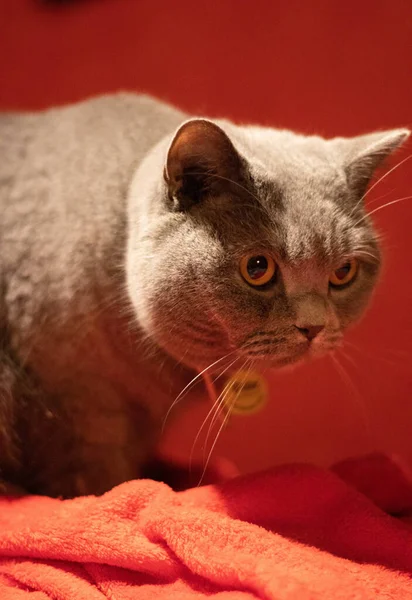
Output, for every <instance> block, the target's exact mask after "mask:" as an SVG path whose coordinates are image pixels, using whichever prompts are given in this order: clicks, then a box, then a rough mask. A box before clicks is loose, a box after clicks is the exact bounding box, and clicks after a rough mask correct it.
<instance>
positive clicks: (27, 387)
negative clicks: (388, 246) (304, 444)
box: [0, 94, 407, 496]
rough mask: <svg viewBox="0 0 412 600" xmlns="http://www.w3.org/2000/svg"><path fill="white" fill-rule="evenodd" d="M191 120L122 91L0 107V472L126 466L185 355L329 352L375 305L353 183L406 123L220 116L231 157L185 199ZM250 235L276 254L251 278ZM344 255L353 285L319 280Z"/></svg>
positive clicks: (67, 485) (31, 478) (186, 364)
mask: <svg viewBox="0 0 412 600" xmlns="http://www.w3.org/2000/svg"><path fill="white" fill-rule="evenodd" d="M186 119H187V116H186V115H184V114H183V113H181V112H180V111H178V110H176V109H174V108H172V107H169V106H166V105H164V104H162V103H160V102H158V101H156V100H153V99H151V98H148V97H145V96H135V95H132V94H118V95H113V96H105V97H101V98H97V99H92V100H89V101H87V102H83V103H80V104H77V105H74V106H70V107H64V108H59V109H52V110H49V111H45V112H43V113H38V114H8V115H7V114H6V115H3V116H1V117H0V157H1V160H0V209H1V215H2V216H1V222H0V278H1V279H0V282H1V287H0V468H1V469H2V472H3V477H4V478H7V479H9V480H11V481H12V482H13V483H17V484H21V485H23V486H24V487H26V489H29V490H30V491H35V492H40V493H48V494H53V495H60V494H61V495H65V496H72V495H76V494H80V493H89V492H92V493H100V492H102V491H104V490H105V489H108V488H109V487H111V486H112V485H115V484H116V483H119V482H121V481H123V480H126V479H129V478H132V477H135V476H138V475H139V473H140V472H141V471H140V467H141V465H142V464H143V463H144V462H145V461H147V460H148V459H149V458H150V456H151V454H152V453H153V449H154V447H155V444H156V441H157V438H158V434H159V429H160V424H161V422H162V419H163V417H164V415H165V412H166V410H167V408H168V407H169V406H170V404H171V402H172V401H173V399H174V397H175V396H176V395H177V393H178V392H179V391H180V389H182V387H184V385H185V384H186V383H187V382H188V381H190V379H191V377H192V376H193V375H194V373H195V372H196V371H199V370H201V369H203V368H205V367H206V366H208V365H209V364H210V363H211V362H213V361H217V360H219V359H221V358H222V357H223V356H224V355H225V354H227V353H232V354H231V356H233V357H238V363H237V364H236V365H235V366H241V365H242V363H243V362H244V361H245V360H247V359H249V358H251V359H253V360H256V361H257V362H259V361H262V363H263V364H265V365H267V364H271V365H273V366H276V365H277V366H280V365H283V364H290V363H293V362H296V361H297V360H298V359H301V358H303V357H306V356H309V355H314V354H318V353H322V352H324V351H325V350H329V349H331V348H333V347H335V345H336V344H337V343H338V341H339V339H340V338H341V336H342V333H343V332H344V330H345V329H346V327H347V326H349V325H351V324H352V323H353V322H354V321H356V320H357V319H358V318H359V317H360V316H361V315H362V313H363V312H364V310H365V308H366V306H367V304H368V302H369V298H370V295H371V293H372V291H373V289H374V287H375V284H376V280H377V277H378V272H379V264H380V251H379V247H378V240H377V236H376V233H375V230H374V228H373V225H372V223H371V222H370V220H369V219H368V218H364V215H365V213H364V206H363V203H362V202H360V203H359V199H360V196H361V195H362V193H363V192H362V190H364V189H365V187H366V184H367V181H369V179H370V177H371V176H372V173H373V171H374V169H375V168H376V167H377V166H378V164H379V161H380V160H381V158H383V157H385V156H386V155H388V154H389V153H390V152H391V151H392V150H393V149H394V148H395V147H396V146H397V145H399V144H400V143H401V142H402V141H403V139H404V138H405V137H406V136H407V132H406V130H396V131H394V132H389V133H388V132H387V133H386V134H372V135H371V136H364V137H360V138H355V139H354V140H344V139H336V140H331V141H325V140H323V139H321V138H317V137H312V138H308V137H304V136H299V135H295V134H293V133H291V132H287V131H277V130H272V129H263V128H258V127H238V126H235V125H233V124H232V123H230V122H227V121H216V123H217V124H218V125H219V126H220V127H221V129H222V131H225V132H226V134H227V136H228V137H229V138H230V140H231V142H232V144H233V147H234V150H233V151H234V152H235V153H236V157H239V160H240V163H239V164H241V165H242V173H240V172H239V178H238V180H235V179H234V184H233V186H232V187H231V188H230V189H229V188H225V189H223V187H222V189H220V188H219V185H217V183H216V184H215V183H212V184H211V188H210V190H211V191H210V193H209V194H208V196H207V197H206V198H205V199H204V200H203V201H202V202H200V203H197V204H195V205H193V206H189V207H186V208H185V209H182V208H181V207H180V208H179V206H178V205H177V204H176V202H178V200H177V199H176V196H175V197H173V194H171V188H170V185H169V183H170V182H168V181H166V179H167V178H166V179H165V176H164V175H165V173H164V169H165V164H166V162H167V160H168V150H169V148H170V144H171V142H172V140H173V139H174V136H175V133H176V131H177V129H178V128H179V126H180V125H181V124H182V123H183V122H184V121H185V120H186ZM209 176H210V178H213V176H214V174H213V172H211V173H209ZM216 181H217V180H216ZM358 203H359V204H358ZM255 250H256V251H258V250H259V251H263V250H265V251H270V252H271V253H273V254H274V256H276V258H277V260H278V263H279V265H280V273H281V276H280V277H279V280H278V282H277V283H276V285H275V286H273V287H272V288H271V289H269V290H266V291H263V292H262V291H257V290H255V289H252V288H251V287H250V286H248V285H246V284H245V283H244V282H243V280H242V279H241V277H240V275H239V269H238V262H239V259H240V258H241V256H242V255H243V254H244V253H245V252H249V251H255ZM353 254H357V255H358V256H359V259H360V261H361V269H360V271H359V274H358V277H357V279H356V281H355V282H354V283H353V284H352V285H351V286H349V287H347V288H346V289H345V290H339V291H334V292H332V293H331V291H330V289H329V288H328V285H327V278H328V273H329V272H330V271H331V270H332V269H333V268H336V267H337V266H339V265H340V264H341V262H342V261H343V260H344V259H345V258H346V257H348V256H352V255H353ZM310 322H312V323H315V322H316V324H318V322H321V323H322V324H323V325H325V329H324V330H323V332H322V334H320V335H319V336H318V338H316V340H314V341H313V343H312V344H310V347H309V346H308V344H307V343H306V341H304V340H303V339H301V337H299V336H300V334H299V332H298V330H297V329H296V327H295V325H301V326H302V327H303V326H306V325H308V324H309V323H310ZM222 364H226V363H223V361H222ZM51 457H54V458H51ZM0 478H1V471H0Z"/></svg>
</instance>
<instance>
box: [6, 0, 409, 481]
mask: <svg viewBox="0 0 412 600" xmlns="http://www.w3.org/2000/svg"><path fill="white" fill-rule="evenodd" d="M57 4H60V6H57V7H52V6H50V3H49V4H48V6H47V7H45V5H44V4H43V6H42V4H41V3H40V2H35V1H29V0H13V1H11V0H0V57H1V58H0V61H1V63H0V64H1V66H0V107H1V108H40V107H45V106H48V105H50V104H56V103H64V102H69V101H74V100H77V99H80V98H83V97H85V96H88V95H91V94H97V93H101V92H107V91H114V90H117V89H131V90H140V91H146V92H150V93H151V94H153V95H157V96H159V97H161V98H163V99H166V100H169V101H171V102H173V103H175V104H177V105H179V106H180V107H182V108H184V109H187V110H188V111H192V112H196V113H198V114H199V113H204V114H207V115H210V116H215V115H219V116H227V117H230V118H233V119H235V120H237V121H239V120H240V121H250V122H259V123H263V124H269V125H274V126H280V127H289V128H293V129H297V130H301V131H304V132H317V133H321V134H324V135H326V136H333V135H351V134H357V133H362V132H366V131H369V130H373V129H381V128H390V127H394V126H404V125H408V124H409V125H411V124H412V108H411V107H412V86H411V76H412V73H411V71H412V68H411V65H412V6H411V3H410V0H390V1H387V0H367V1H366V0H363V1H360V0H357V1H356V2H353V1H352V2H350V1H349V2H331V1H330V0H311V1H310V2H309V1H305V0H300V1H297V0H288V1H287V2H286V1H284V2H280V1H276V0H267V1H266V0H254V1H253V2H252V1H246V0H219V1H218V0H215V2H206V1H204V0H195V1H189V0H180V1H179V0H176V1H175V2H170V0H169V1H167V0H84V1H77V2H76V1H74V2H72V3H68V4H64V3H57ZM410 152H411V143H409V146H408V147H407V148H406V149H405V150H404V151H403V152H402V153H400V154H399V155H398V158H397V159H396V160H400V159H402V158H404V157H406V156H407V155H408V153H410ZM411 165H412V160H411V162H407V163H406V164H405V165H403V166H401V167H400V168H399V169H398V170H397V171H395V172H394V173H393V174H392V175H390V176H389V177H388V178H387V179H386V180H385V182H383V183H382V184H379V185H378V186H377V188H376V190H374V193H372V194H371V195H370V201H371V202H373V200H374V199H376V198H379V197H380V196H382V195H383V194H386V193H388V195H387V196H385V198H384V199H382V200H379V201H378V202H377V204H376V205H379V203H382V202H386V201H390V200H394V199H396V198H400V197H403V196H407V195H408V194H411V193H412V190H411V186H410V182H411V172H412V168H411ZM411 202H412V199H411ZM411 202H404V203H400V204H397V205H394V206H390V207H388V208H386V209H384V210H382V211H380V212H378V213H377V215H376V222H377V224H378V226H379V227H380V228H381V230H382V231H383V232H384V237H385V240H386V242H385V246H386V248H387V258H386V269H385V274H384V277H383V281H382V283H381V285H380V288H379V291H378V293H377V295H376V298H375V301H374V304H373V306H372V309H371V310H370V311H369V313H368V315H367V317H366V318H365V320H364V321H363V323H362V324H361V325H360V326H358V327H357V328H356V330H354V331H353V332H352V333H351V334H350V336H349V337H348V340H349V342H350V343H353V344H355V345H356V349H355V348H354V347H353V346H348V347H347V348H346V350H345V352H346V354H347V357H344V356H343V355H341V356H340V359H339V360H340V361H341V363H342V365H343V366H344V368H345V370H346V371H347V373H348V375H347V377H345V376H344V377H341V376H340V374H339V373H338V372H337V371H336V369H335V367H334V364H333V363H332V361H331V360H330V359H328V358H326V359H324V360H321V361H318V362H316V363H313V364H311V365H308V366H305V367H302V368H299V369H296V370H294V371H292V372H288V373H276V374H274V375H273V376H271V378H270V387H271V401H270V403H269V404H268V406H267V408H266V409H265V410H264V411H262V412H261V413H259V414H258V415H256V416H251V417H247V418H246V417H234V418H233V420H232V422H231V425H230V426H229V427H228V428H227V429H226V431H225V432H224V434H223V436H222V438H221V441H220V443H219V446H218V448H219V452H220V453H221V454H222V453H223V454H226V455H227V456H230V457H231V458H233V459H234V460H235V461H236V462H237V463H238V465H239V467H240V468H241V469H242V470H251V469H256V468H260V467H265V466H268V465H270V464H273V463H275V462H285V461H294V460H305V461H312V462H317V463H320V464H328V463H329V462H331V461H334V460H336V459H339V458H341V457H343V456H348V455H353V454H359V453H363V452H367V451H369V450H371V449H374V448H380V449H384V450H387V451H389V452H398V453H401V454H402V455H404V456H406V457H408V458H409V460H411V462H412V440H411V437H412V436H411V432H412V398H411V389H412V337H411V336H412V310H411V299H412V250H411V238H410V230H411V228H410V223H411V222H412V204H411ZM348 357H349V358H348ZM205 414H206V413H205V410H204V407H193V408H192V409H189V410H188V412H187V414H186V415H185V416H184V417H183V418H182V419H181V420H180V422H179V423H178V424H176V425H175V427H174V430H173V431H172V432H170V433H169V435H168V438H167V440H166V445H167V447H168V448H169V449H171V450H172V451H173V452H175V453H176V454H187V452H188V450H190V446H191V444H192V442H193V440H194V437H195V434H196V428H197V427H198V425H199V423H200V422H201V419H202V418H203V417H204V415H205Z"/></svg>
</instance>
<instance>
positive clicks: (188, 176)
mask: <svg viewBox="0 0 412 600" xmlns="http://www.w3.org/2000/svg"><path fill="white" fill-rule="evenodd" d="M242 167H243V165H242V159H241V157H240V156H239V154H238V153H237V151H236V149H235V147H234V146H233V144H232V142H231V140H230V139H229V137H228V136H227V135H226V133H225V132H224V131H223V130H222V129H221V128H220V127H219V126H218V125H216V124H215V123H212V122H211V121H207V120H206V119H193V120H191V121H187V122H186V123H184V124H183V125H182V126H181V127H180V128H179V130H178V131H177V133H176V135H175V137H174V139H173V141H172V143H171V145H170V148H169V152H168V154H167V160H166V165H165V169H164V177H165V181H166V183H167V186H168V190H169V198H170V199H171V201H172V202H173V205H174V207H175V209H176V210H188V209H190V208H191V207H192V206H193V205H195V204H199V203H200V202H202V201H203V200H204V198H206V197H208V196H209V197H210V196H217V195H219V194H221V193H223V192H224V191H225V190H227V189H229V187H230V186H231V185H232V184H233V183H235V184H236V183H237V181H238V180H239V178H241V173H242Z"/></svg>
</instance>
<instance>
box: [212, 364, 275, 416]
mask: <svg viewBox="0 0 412 600" xmlns="http://www.w3.org/2000/svg"><path fill="white" fill-rule="evenodd" d="M223 397H224V404H225V408H226V410H227V411H230V413H231V414H235V415H250V414H253V413H256V412H258V411H259V410H261V409H262V408H263V407H264V405H265V404H266V399H267V384H266V381H265V379H264V378H263V377H262V376H261V375H260V374H259V373H256V372H254V371H238V372H237V373H235V374H234V375H232V377H230V379H228V380H227V382H226V385H225V387H224V391H223Z"/></svg>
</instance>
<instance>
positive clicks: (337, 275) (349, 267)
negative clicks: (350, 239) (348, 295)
mask: <svg viewBox="0 0 412 600" xmlns="http://www.w3.org/2000/svg"><path fill="white" fill-rule="evenodd" d="M357 272H358V261H357V260H356V259H354V258H352V259H351V260H348V261H347V262H345V263H344V264H343V265H342V266H341V267H339V269H336V270H335V271H333V272H332V273H331V274H330V277H329V283H330V284H331V285H332V286H334V287H340V286H342V285H346V284H348V283H350V282H351V281H352V280H353V279H354V277H355V275H356V273H357Z"/></svg>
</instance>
